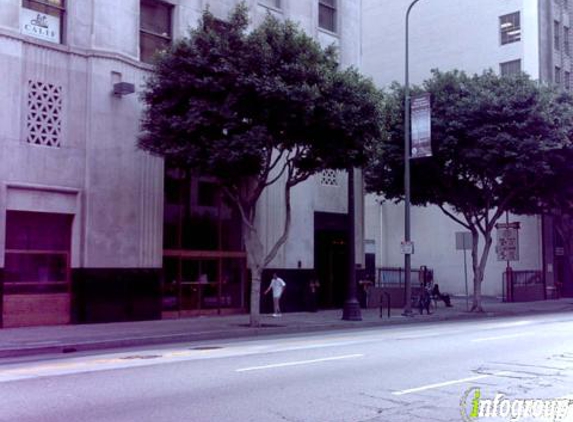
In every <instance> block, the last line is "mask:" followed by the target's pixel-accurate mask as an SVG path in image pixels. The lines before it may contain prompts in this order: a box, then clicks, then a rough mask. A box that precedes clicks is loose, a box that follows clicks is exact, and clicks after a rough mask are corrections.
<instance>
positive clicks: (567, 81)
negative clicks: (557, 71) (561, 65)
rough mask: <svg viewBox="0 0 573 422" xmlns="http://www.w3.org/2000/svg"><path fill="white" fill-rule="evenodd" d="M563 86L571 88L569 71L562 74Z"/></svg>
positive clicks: (567, 88) (568, 89)
mask: <svg viewBox="0 0 573 422" xmlns="http://www.w3.org/2000/svg"><path fill="white" fill-rule="evenodd" d="M563 87H564V88H565V89H566V90H567V91H570V90H571V73H570V72H565V73H564V74H563Z"/></svg>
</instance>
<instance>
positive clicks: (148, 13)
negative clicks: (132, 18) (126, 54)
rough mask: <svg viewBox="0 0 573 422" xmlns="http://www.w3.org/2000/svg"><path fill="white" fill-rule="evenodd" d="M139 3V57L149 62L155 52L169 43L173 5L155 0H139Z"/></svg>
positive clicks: (167, 46) (165, 47)
mask: <svg viewBox="0 0 573 422" xmlns="http://www.w3.org/2000/svg"><path fill="white" fill-rule="evenodd" d="M140 4H141V11H140V14H141V21H140V33H139V35H140V36H139V58H140V60H141V61H142V62H145V63H151V62H152V61H153V56H154V55H155V53H157V52H158V51H161V50H165V49H167V48H169V46H170V45H171V38H172V31H171V13H172V9H173V7H172V6H171V5H170V4H167V3H162V2H158V1H155V0H141V3H140Z"/></svg>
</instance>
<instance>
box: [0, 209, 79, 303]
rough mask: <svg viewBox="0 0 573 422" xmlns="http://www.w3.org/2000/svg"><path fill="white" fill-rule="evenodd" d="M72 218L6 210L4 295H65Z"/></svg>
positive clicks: (65, 215)
mask: <svg viewBox="0 0 573 422" xmlns="http://www.w3.org/2000/svg"><path fill="white" fill-rule="evenodd" d="M71 225H72V216H71V215H67V214H52V213H38V212H25V211H7V213H6V252H5V263H4V292H5V293H8V294H10V293H20V294H24V293H65V292H67V291H68V289H69V266H70V259H69V256H70V242H71Z"/></svg>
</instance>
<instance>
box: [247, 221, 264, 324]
mask: <svg viewBox="0 0 573 422" xmlns="http://www.w3.org/2000/svg"><path fill="white" fill-rule="evenodd" d="M243 236H244V239H245V248H246V250H247V264H248V266H249V268H250V269H251V313H250V315H251V317H250V324H251V327H259V326H260V325H261V312H260V307H261V278H262V274H263V269H264V266H263V259H264V257H263V244H262V243H261V241H260V239H259V235H258V233H257V230H256V229H255V228H254V226H253V225H252V224H251V225H250V226H249V225H247V224H243Z"/></svg>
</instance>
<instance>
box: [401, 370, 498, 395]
mask: <svg viewBox="0 0 573 422" xmlns="http://www.w3.org/2000/svg"><path fill="white" fill-rule="evenodd" d="M506 374H507V372H506V371H502V372H494V373H493V374H487V375H476V376H475V377H468V378H461V379H457V380H452V381H445V382H440V383H437V384H428V385H423V386H421V387H416V388H410V389H408V390H399V391H394V392H392V395H394V396H403V395H404V394H411V393H417V392H419V391H426V390H432V389H434V388H441V387H447V386H449V385H456V384H463V383H465V382H470V381H477V380H481V379H484V378H491V377H495V376H500V375H506Z"/></svg>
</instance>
